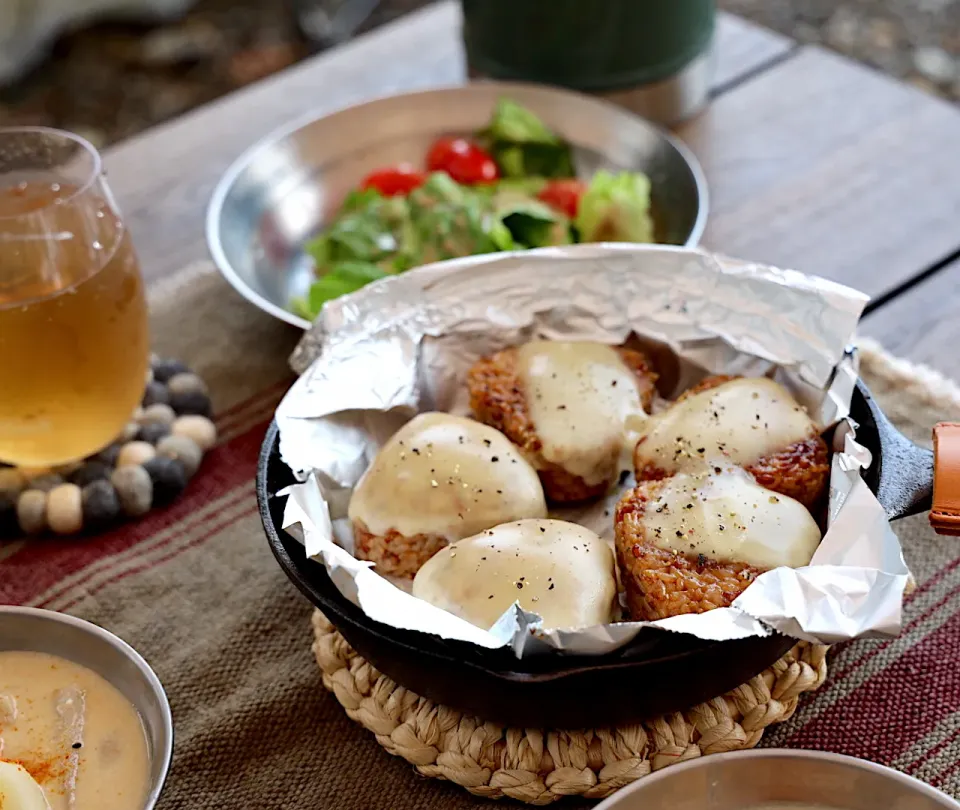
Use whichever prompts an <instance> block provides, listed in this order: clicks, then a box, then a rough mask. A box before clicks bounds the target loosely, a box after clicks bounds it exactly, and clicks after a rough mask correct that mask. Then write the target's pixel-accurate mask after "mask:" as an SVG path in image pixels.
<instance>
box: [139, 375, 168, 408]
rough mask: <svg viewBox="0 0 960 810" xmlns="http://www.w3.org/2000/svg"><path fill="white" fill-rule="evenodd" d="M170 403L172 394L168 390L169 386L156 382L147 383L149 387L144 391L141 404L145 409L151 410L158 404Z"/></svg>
mask: <svg viewBox="0 0 960 810" xmlns="http://www.w3.org/2000/svg"><path fill="white" fill-rule="evenodd" d="M169 401H170V392H169V391H168V390H167V386H165V385H164V384H163V383H161V382H157V381H156V380H154V381H153V382H148V383H147V387H146V388H145V389H144V391H143V401H142V402H141V404H142V405H143V407H144V408H149V407H150V406H151V405H156V404H157V403H158V402H159V403H161V404H163V405H166V404H167V403H168V402H169Z"/></svg>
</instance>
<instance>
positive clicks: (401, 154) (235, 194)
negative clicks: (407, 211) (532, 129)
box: [206, 82, 707, 329]
mask: <svg viewBox="0 0 960 810" xmlns="http://www.w3.org/2000/svg"><path fill="white" fill-rule="evenodd" d="M501 96H508V97H510V98H512V99H515V100H516V101H518V102H520V103H521V104H523V105H525V106H527V107H529V108H530V109H531V110H533V111H534V112H535V113H537V115H539V116H541V117H542V118H543V120H544V121H545V122H546V123H547V124H548V125H550V126H551V127H553V128H554V129H555V130H556V131H557V132H559V133H560V134H561V135H563V136H564V137H565V138H566V139H567V140H569V141H570V143H572V144H573V146H574V151H575V162H576V165H577V168H578V170H579V171H580V172H581V173H582V174H583V175H584V176H589V175H591V174H593V173H594V172H596V171H597V170H598V169H602V168H606V169H613V170H632V171H643V172H646V174H647V175H649V177H650V180H651V183H652V185H653V191H652V196H653V206H654V212H655V216H656V220H657V227H658V230H659V232H660V234H661V241H662V242H664V243H665V244H672V245H686V246H694V245H696V244H697V243H698V242H699V241H700V237H701V235H702V234H703V229H704V227H705V225H706V220H707V185H706V179H705V178H704V176H703V172H702V171H701V169H700V165H699V164H698V163H697V159H696V158H695V157H694V156H693V154H692V153H691V152H690V150H689V149H687V147H686V146H684V145H683V144H682V143H681V142H680V141H678V140H677V139H676V138H674V137H672V136H671V135H668V134H667V133H666V132H664V131H663V130H661V129H658V128H657V127H655V126H654V125H653V124H650V123H648V122H646V121H644V120H643V119H641V118H638V117H636V116H635V115H633V114H631V113H629V112H626V111H625V110H623V109H621V108H620V107H616V106H614V105H613V104H610V103H608V102H605V101H601V100H598V99H595V98H590V97H589V96H583V95H579V94H577V93H572V92H569V91H566V90H555V89H550V88H546V87H539V86H536V85H528V84H507V83H498V82H481V83H477V84H469V85H466V86H463V87H452V88H445V89H441V90H427V91H425V92H419V93H407V94H404V95H399V96H389V97H386V98H381V99H377V100H375V101H369V102H367V103H365V104H360V105H357V106H355V107H349V108H347V109H344V110H340V111H339V112H335V113H333V114H331V115H327V116H324V117H322V118H311V119H304V120H301V121H297V122H295V123H294V124H292V125H290V126H288V127H286V128H284V129H282V130H280V131H278V132H275V133H273V134H271V135H268V136H267V137H266V138H264V139H263V140H262V141H261V142H260V143H258V144H255V145H254V146H253V147H252V148H250V149H249V150H248V151H247V152H246V153H244V154H243V155H241V156H240V158H239V159H238V160H237V161H236V162H235V163H234V164H233V165H232V166H231V167H230V168H229V169H228V170H227V172H226V174H225V175H224V176H223V178H222V179H221V180H220V182H219V183H218V184H217V187H216V189H215V190H214V192H213V198H212V199H211V201H210V206H209V208H208V210H207V225H206V228H207V243H208V245H209V248H210V253H211V254H212V256H213V259H214V261H215V262H216V264H217V267H219V268H220V272H221V273H223V275H224V277H225V278H226V279H227V281H228V282H230V284H231V285H232V286H233V288H234V289H235V290H236V291H237V292H239V293H240V294H241V295H242V296H243V297H244V298H246V299H247V300H248V301H250V302H251V303H252V304H254V305H255V306H257V307H259V308H260V309H262V310H263V311H264V312H267V313H269V314H271V315H273V316H274V317H276V318H280V319H281V320H284V321H286V322H287V323H290V324H293V325H294V326H299V327H300V328H302V329H306V328H308V327H309V326H310V324H309V322H308V321H307V320H305V319H304V318H301V317H299V316H297V315H295V314H293V313H292V312H289V311H288V309H287V307H288V305H289V302H290V300H291V298H293V297H295V296H299V295H303V294H304V293H305V292H306V291H307V289H308V288H309V286H310V282H311V281H312V280H313V264H312V262H311V260H310V259H309V257H307V256H306V255H305V254H304V252H303V249H302V248H303V244H304V242H305V241H306V240H307V239H308V238H309V237H311V236H312V235H313V234H314V233H316V232H317V230H318V229H319V228H320V226H321V225H322V223H323V222H324V221H325V220H327V219H328V218H329V217H331V216H332V215H333V214H334V213H335V212H336V209H337V206H338V205H339V203H340V200H342V199H343V197H344V196H345V195H346V193H347V192H348V191H350V190H351V189H352V188H355V187H356V185H357V183H359V181H360V180H361V178H362V177H363V176H364V175H365V174H367V173H368V172H369V171H371V170H372V169H375V168H377V167H380V166H389V165H392V164H396V163H400V162H402V161H412V162H416V161H418V160H419V159H420V158H421V156H423V155H425V154H426V153H427V150H428V148H429V147H430V144H431V143H432V142H433V141H434V140H436V138H437V137H439V136H441V135H449V134H468V133H471V132H474V131H476V130H477V129H479V128H481V127H482V126H484V124H486V122H487V120H488V119H489V117H490V113H491V111H492V110H493V107H494V105H495V103H496V101H497V99H498V98H500V97H501Z"/></svg>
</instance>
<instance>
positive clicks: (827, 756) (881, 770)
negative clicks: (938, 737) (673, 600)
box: [596, 748, 960, 810]
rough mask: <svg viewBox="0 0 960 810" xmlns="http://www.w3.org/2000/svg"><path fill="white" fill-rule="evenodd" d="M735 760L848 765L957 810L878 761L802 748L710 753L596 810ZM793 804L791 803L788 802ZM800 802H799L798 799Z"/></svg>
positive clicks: (653, 777) (658, 775)
mask: <svg viewBox="0 0 960 810" xmlns="http://www.w3.org/2000/svg"><path fill="white" fill-rule="evenodd" d="M734 759H784V760H787V759H806V760H814V761H819V762H830V763H836V764H840V765H849V766H851V767H853V768H856V769H858V770H861V771H865V772H867V773H870V774H874V775H876V776H879V777H881V778H883V779H887V780H890V781H893V782H899V783H900V784H902V785H904V786H905V787H906V788H908V789H909V790H911V791H913V792H915V793H916V794H918V795H922V796H925V797H926V798H929V799H931V800H936V801H938V802H940V803H941V804H942V805H944V806H950V807H953V808H957V810H960V802H957V801H956V800H955V799H953V798H951V797H950V796H948V795H947V794H946V793H944V792H943V791H941V790H937V789H936V788H935V787H933V786H932V785H928V784H927V783H926V782H922V781H920V780H919V779H917V778H916V777H913V776H909V775H908V774H905V773H901V772H900V771H897V770H894V769H893V768H890V767H887V766H886V765H880V764H879V763H877V762H870V761H869V760H866V759H860V758H859V757H852V756H848V755H847V754H834V753H832V752H830V751H808V750H805V749H802V748H762V749H751V750H746V751H727V752H725V753H722V754H710V755H708V756H705V757H697V758H696V759H692V760H690V761H688V762H680V763H678V764H676V765H671V766H670V767H669V768H664V769H663V770H661V771H658V772H657V773H654V774H651V775H650V776H645V777H643V778H641V779H638V780H637V781H636V782H634V783H633V784H632V785H628V786H627V787H625V788H622V789H620V790H618V791H617V792H616V793H614V794H613V795H612V796H611V797H609V798H608V799H605V800H604V801H603V802H601V803H600V804H598V805H597V806H596V810H618V808H619V807H620V806H621V803H622V802H623V801H624V800H625V799H626V798H627V797H628V796H631V795H633V794H637V795H642V793H643V791H644V790H645V789H647V788H649V787H650V786H651V785H652V784H655V783H656V782H658V781H661V780H663V779H667V778H672V777H676V776H678V775H682V774H683V773H685V772H686V771H693V770H696V769H697V768H703V767H708V766H711V765H722V764H723V763H724V762H726V761H728V760H734ZM791 801H792V800H791ZM801 801H802V800H801Z"/></svg>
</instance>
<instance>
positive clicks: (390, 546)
mask: <svg viewBox="0 0 960 810" xmlns="http://www.w3.org/2000/svg"><path fill="white" fill-rule="evenodd" d="M353 539H354V549H355V553H356V556H357V558H358V559H361V560H369V561H370V562H372V563H376V565H377V572H378V573H381V574H390V575H392V576H397V577H410V578H411V579H412V578H413V577H414V575H416V573H417V571H419V570H420V566H422V565H423V564H424V563H425V562H426V561H427V560H429V559H430V558H431V557H432V556H433V555H434V554H436V553H437V552H438V551H440V549H442V548H444V547H445V546H446V545H447V541H446V539H445V538H443V537H440V535H437V534H415V535H413V536H412V537H407V536H406V535H403V534H400V532H398V531H396V530H395V529H390V530H389V531H388V532H387V533H386V534H385V535H383V534H371V533H370V532H369V531H368V530H367V527H366V526H365V525H364V524H363V523H361V522H360V521H359V520H355V521H353Z"/></svg>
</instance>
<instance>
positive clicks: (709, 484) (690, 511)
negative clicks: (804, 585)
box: [642, 467, 820, 568]
mask: <svg viewBox="0 0 960 810" xmlns="http://www.w3.org/2000/svg"><path fill="white" fill-rule="evenodd" d="M642 523H643V526H644V528H645V530H646V535H647V539H648V540H650V542H652V543H654V544H655V545H657V546H659V547H660V548H663V549H668V550H670V551H675V552H677V553H678V554H684V555H686V556H688V557H696V556H698V555H701V554H702V555H703V556H704V557H706V558H708V559H711V560H717V561H718V562H739V563H747V564H748V565H753V566H756V567H757V568H777V567H778V566H781V565H784V566H788V567H790V568H799V567H800V566H803V565H807V564H808V563H809V562H810V558H811V557H813V552H814V551H816V549H817V546H818V545H819V543H820V529H819V527H818V526H817V523H816V521H815V520H814V519H813V518H812V517H811V516H810V513H809V512H808V511H807V510H806V508H805V507H804V506H803V504H801V503H800V502H799V501H795V500H793V498H788V497H786V496H785V495H777V494H775V493H773V492H770V490H768V489H764V488H763V487H761V486H760V485H759V484H757V483H756V482H755V481H754V480H753V478H752V477H751V476H750V474H749V473H747V472H744V471H743V470H741V469H740V468H738V467H728V468H727V469H725V470H723V471H722V472H721V473H720V474H719V475H717V474H714V473H712V472H711V473H707V472H702V473H695V474H689V473H679V474H677V475H675V476H673V477H671V478H668V479H666V480H665V482H664V485H663V487H662V489H661V490H660V495H659V497H657V498H656V499H655V500H651V501H649V502H648V503H647V505H646V510H645V512H644V515H643V518H642Z"/></svg>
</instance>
